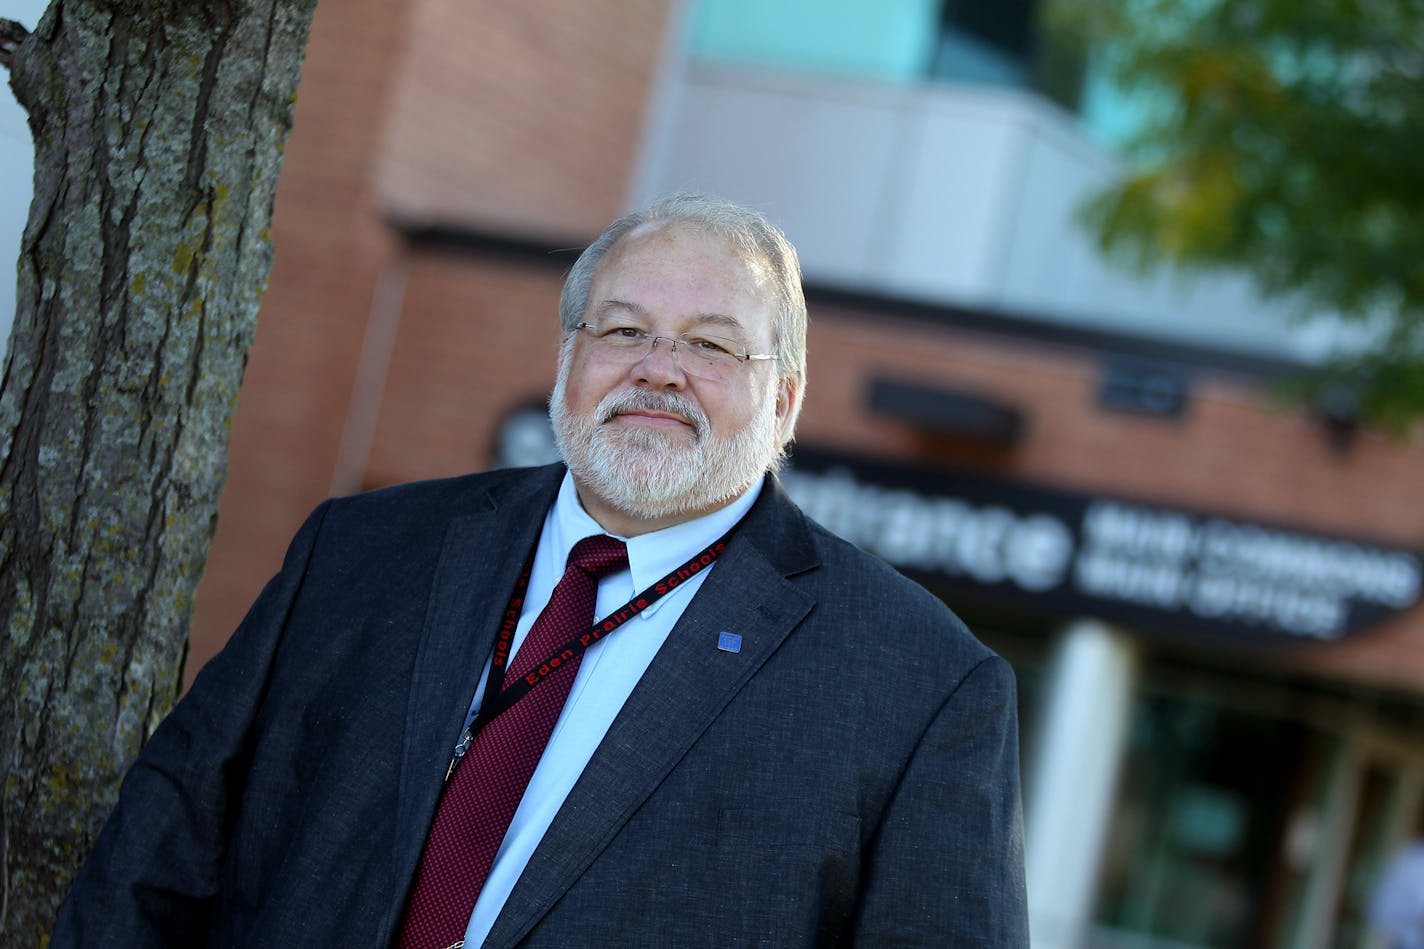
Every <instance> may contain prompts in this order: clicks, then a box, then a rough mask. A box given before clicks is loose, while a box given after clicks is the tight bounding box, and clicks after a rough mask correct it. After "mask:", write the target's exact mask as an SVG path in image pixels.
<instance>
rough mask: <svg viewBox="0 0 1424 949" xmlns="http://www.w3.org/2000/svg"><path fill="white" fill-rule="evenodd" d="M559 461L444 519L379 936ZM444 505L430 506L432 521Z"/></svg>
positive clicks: (408, 872)
mask: <svg viewBox="0 0 1424 949" xmlns="http://www.w3.org/2000/svg"><path fill="white" fill-rule="evenodd" d="M563 471H564V469H563V466H562V465H554V466H550V467H548V468H543V469H539V470H537V471H533V472H530V473H528V474H527V475H526V476H525V477H524V478H523V479H522V480H520V481H519V482H518V483H517V484H516V483H510V484H507V485H506V486H505V487H504V488H503V489H497V490H495V491H491V492H490V493H488V494H487V495H486V497H485V498H484V499H482V501H481V502H477V503H474V504H471V505H470V507H471V508H472V509H473V510H474V513H469V514H464V515H461V516H458V517H455V518H452V519H451V520H449V522H448V523H447V525H446V529H445V537H444V541H443V544H442V547H441V552H440V559H439V562H438V564H437V565H436V568H435V577H434V579H433V581H432V585H431V591H430V603H429V609H428V612H427V613H426V620H425V629H424V631H423V633H422V636H421V641H420V647H419V652H418V653H417V655H416V659H415V668H414V671H413V673H412V676H411V689H410V701H409V705H408V707H407V711H406V731H405V754H404V763H403V766H402V770H401V786H400V791H399V794H398V797H397V799H396V851H395V854H394V855H393V858H394V879H395V880H396V881H397V884H398V885H397V886H396V887H394V888H393V889H394V891H395V892H393V894H392V904H391V906H390V908H389V910H388V911H387V914H386V916H387V919H386V923H385V926H384V930H385V932H384V933H383V936H382V939H383V942H382V943H381V944H384V942H385V941H388V940H389V939H390V938H391V934H392V933H393V932H394V927H395V926H396V925H398V924H399V922H400V913H401V911H402V909H403V908H404V905H405V896H406V890H407V888H408V886H409V884H410V882H411V881H412V879H413V878H414V875H415V868H416V865H417V863H418V861H419V859H420V852H421V849H422V847H423V846H424V844H425V833H426V830H427V829H428V828H429V826H430V821H431V819H432V817H433V815H434V813H435V805H436V802H437V801H438V799H439V796H440V788H441V776H442V775H443V773H444V768H445V767H446V766H447V764H448V763H449V760H450V754H451V750H452V749H453V748H454V747H455V741H456V739H458V738H459V734H460V728H461V727H462V726H463V724H464V718H465V713H466V711H467V710H468V709H469V704H470V699H471V697H472V696H473V695H474V690H475V684H476V682H477V681H478V679H479V675H480V669H481V668H482V666H483V664H484V661H485V659H486V658H488V656H489V653H490V649H491V648H493V645H494V635H495V631H496V629H497V628H498V626H499V620H500V614H501V613H502V612H503V610H504V608H505V606H507V605H508V597H509V595H510V593H512V592H513V591H514V584H515V581H516V580H517V579H518V574H519V568H520V567H521V566H522V565H523V560H524V557H525V556H526V555H527V554H528V552H529V551H531V550H533V549H534V544H535V542H536V541H537V540H538V537H539V532H540V529H541V528H542V526H543V519H544V513H545V511H546V510H547V509H548V506H549V504H550V503H552V501H553V498H554V494H555V492H556V491H557V490H558V485H559V480H560V479H561V478H562V477H563ZM442 513H443V512H438V511H432V512H431V519H432V521H435V522H438V518H439V517H440V515H441V514H442Z"/></svg>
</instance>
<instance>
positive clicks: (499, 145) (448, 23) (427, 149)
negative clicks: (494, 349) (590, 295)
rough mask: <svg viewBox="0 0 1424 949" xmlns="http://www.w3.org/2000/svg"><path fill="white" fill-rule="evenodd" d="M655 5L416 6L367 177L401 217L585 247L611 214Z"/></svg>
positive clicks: (549, 1) (657, 1)
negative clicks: (383, 143) (386, 125)
mask: <svg viewBox="0 0 1424 949" xmlns="http://www.w3.org/2000/svg"><path fill="white" fill-rule="evenodd" d="M668 8H669V2H668V0H598V2H590V0H539V2H537V3H530V2H528V0H481V2H479V3H470V2H468V0H428V2H426V3H425V4H424V7H423V10H422V13H421V15H420V16H419V17H418V18H417V20H416V23H415V31H414V35H413V37H412V50H411V53H412V55H411V60H410V66H409V68H408V70H407V71H406V73H405V75H404V76H403V77H402V80H401V82H400V84H399V86H398V88H397V95H396V100H395V102H394V103H393V107H392V111H391V129H390V147H389V150H388V151H387V152H386V155H385V157H384V160H383V162H382V165H381V172H380V180H381V184H382V188H383V190H384V192H385V195H386V197H387V200H388V203H389V206H390V208H391V209H392V210H393V211H395V212H397V213H398V214H400V215H402V216H406V217H414V218H417V219H421V220H430V219H434V220H439V221H445V222H452V221H453V222H458V223H462V224H467V225H476V226H479V227H481V228H483V229H486V230H492V229H503V230H506V231H510V232H513V233H521V234H527V235H544V236H573V237H579V236H591V235H592V234H595V233H597V232H598V230H599V229H600V228H602V227H603V225H604V224H606V223H608V221H610V220H611V219H612V218H613V217H615V216H616V215H617V214H618V213H619V212H620V211H621V210H622V202H623V200H624V195H625V192H626V191H627V187H628V176H629V172H630V170H631V166H632V162H633V160H634V157H635V155H636V151H637V148H638V145H639V142H640V141H641V140H642V132H643V113H644V108H645V105H646V102H647V99H648V96H649V92H650V83H651V80H652V78H653V73H654V70H655V66H656V62H657V51H658V50H659V48H660V46H661V44H662V40H663V31H664V29H665V24H666V21H667V17H668Z"/></svg>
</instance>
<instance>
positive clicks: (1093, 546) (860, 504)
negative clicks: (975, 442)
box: [781, 448, 1421, 641]
mask: <svg viewBox="0 0 1424 949" xmlns="http://www.w3.org/2000/svg"><path fill="white" fill-rule="evenodd" d="M781 481H782V483H783V484H784V485H785V487H786V489H787V492H788V493H789V494H790V495H791V496H792V498H794V499H795V501H796V503H797V504H799V505H800V506H801V507H802V509H804V510H805V511H806V513H807V514H809V515H811V516H812V517H813V518H815V519H816V520H817V521H819V522H820V523H822V524H824V525H825V526H826V527H828V528H829V529H831V530H832V531H835V532H836V533H837V534H840V535H841V536H842V537H844V538H846V539H847V540H849V541H851V542H852V543H854V544H856V545H858V546H860V547H862V548H864V549H865V550H868V551H870V552H871V553H874V554H877V555H879V556H880V557H882V558H884V559H885V560H887V561H888V562H890V563H891V564H893V565H895V566H896V567H898V568H900V569H902V570H904V571H905V572H907V573H911V574H919V575H921V578H922V579H925V580H927V581H931V582H933V583H934V584H935V585H936V586H949V587H957V588H960V589H962V590H964V591H965V593H966V594H968V595H970V596H972V597H973V598H975V599H977V600H979V601H981V602H985V603H988V604H990V605H997V606H999V607H1002V608H1008V609H1013V610H1015V611H1028V612H1032V611H1034V610H1039V611H1044V612H1051V613H1052V614H1054V615H1072V614H1078V615H1093V616H1099V617H1102V618H1105V619H1110V620H1116V621H1119V622H1123V623H1125V624H1128V625H1132V626H1135V627H1138V628H1140V629H1143V630H1146V631H1162V632H1173V631H1194V632H1205V633H1212V634H1220V635H1223V636H1227V637H1231V638H1233V639H1237V640H1241V639H1249V640H1255V641H1260V640H1268V639H1275V640H1280V639H1305V640H1338V639H1341V638H1342V637H1344V636H1346V635H1348V634H1350V633H1352V632H1355V631H1357V630H1359V629H1361V628H1363V627H1366V626H1368V625H1369V624H1371V623H1375V622H1378V621H1379V620H1381V619H1383V618H1385V617H1387V616H1389V615H1391V614H1393V613H1395V612H1398V611H1401V610H1405V609H1408V608H1410V607H1412V606H1413V605H1414V604H1415V603H1417V602H1418V600H1419V595H1420V575H1421V561H1420V558H1419V557H1418V555H1416V554H1415V553H1413V552H1411V551H1408V550H1403V549H1399V548H1394V547H1385V546H1380V545H1375V544H1368V543H1361V542H1358V541H1353V540H1346V539H1341V538H1336V537H1327V536H1321V535H1318V534H1313V533H1308V532H1305V531H1298V530H1291V529H1287V528H1282V527H1279V526H1267V525H1262V524H1257V523H1252V522H1249V521H1243V520H1240V519H1236V518H1228V517H1218V516H1213V515H1210V514H1205V513H1200V512H1192V511H1185V510H1178V509H1174V508H1165V507H1157V506H1153V505H1147V504H1139V503H1134V502H1128V501H1123V500H1118V499H1114V498H1104V497H1093V496H1089V495H1075V494H1068V493H1061V492H1056V491H1048V490H1044V489H1038V488H1031V487H1028V486H1023V485H1015V484H1012V483H1007V482H1002V481H995V480H988V479H980V478H974V477H970V476H965V475H959V474H953V473H946V472H942V471H935V470H925V469H914V468H908V467H904V466H898V465H888V464H885V463H884V462H880V461H872V460H868V459H861V458H854V457H850V456H841V455H831V454H826V453H822V452H816V451H812V450H809V449H801V448H798V449H797V451H796V453H795V455H794V457H793V458H792V461H791V463H790V465H788V467H787V469H786V470H784V471H783V472H782V475H781ZM1026 597H1027V599H1026Z"/></svg>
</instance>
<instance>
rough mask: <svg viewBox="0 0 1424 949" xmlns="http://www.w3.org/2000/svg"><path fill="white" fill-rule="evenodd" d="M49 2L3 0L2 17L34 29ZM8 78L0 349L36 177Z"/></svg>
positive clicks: (0, 212)
mask: <svg viewBox="0 0 1424 949" xmlns="http://www.w3.org/2000/svg"><path fill="white" fill-rule="evenodd" d="M46 6H48V0H4V2H3V3H0V17H4V18H6V19H9V20H18V21H20V22H21V23H23V24H24V25H25V26H26V27H27V28H28V29H34V27H35V23H36V22H38V21H39V18H40V14H41V13H43V12H44V9H45V7H46ZM8 78H9V77H8V75H6V82H5V83H4V90H3V91H0V182H3V184H0V353H3V352H4V351H5V350H6V349H7V348H8V347H9V342H10V323H11V322H12V321H13V320H14V317H15V262H16V260H18V259H19V256H20V234H21V233H22V232H23V231H24V229H25V216H26V215H27V214H28V213H29V209H30V196H31V194H32V193H33V186H32V184H31V182H32V181H33V179H34V161H33V158H34V146H33V143H32V142H31V140H30V129H29V126H28V125H26V124H25V110H24V109H21V108H20V104H19V103H18V102H16V101H15V94H14V93H13V92H11V91H10V83H9V81H8Z"/></svg>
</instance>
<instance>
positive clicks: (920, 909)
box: [855, 656, 1028, 949]
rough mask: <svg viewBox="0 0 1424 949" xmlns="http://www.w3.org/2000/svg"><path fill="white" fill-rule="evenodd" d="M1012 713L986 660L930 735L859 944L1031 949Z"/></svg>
mask: <svg viewBox="0 0 1424 949" xmlns="http://www.w3.org/2000/svg"><path fill="white" fill-rule="evenodd" d="M1015 705H1016V701H1015V690H1014V680H1013V673H1012V672H1011V671H1010V670H1009V667H1008V664H1007V663H1005V662H1004V661H1003V660H1002V659H1000V658H998V657H997V656H994V657H990V658H988V659H985V660H983V661H981V662H980V663H978V664H977V665H976V666H974V667H973V668H972V669H971V670H970V672H969V673H968V674H967V675H965V677H964V678H963V680H962V681H961V682H960V683H959V685H958V686H957V687H956V688H955V690H954V691H953V692H952V693H951V694H950V696H949V698H948V699H947V700H946V701H945V703H944V704H943V706H941V708H940V709H939V712H938V714H937V715H936V716H935V718H934V719H933V721H932V722H931V723H930V724H929V727H928V728H927V729H926V730H925V733H924V735H923V737H922V738H921V740H920V742H919V744H918V746H917V748H916V750H915V753H914V755H913V757H912V758H911V759H910V761H909V763H908V764H907V766H906V768H905V771H904V774H903V776H902V778H901V780H900V783H899V786H898V787H897V788H896V790H895V793H894V795H893V797H892V799H891V801H890V803H889V806H888V808H887V810H886V813H885V815H884V818H883V820H882V821H881V824H880V827H879V829H878V830H877V832H876V836H875V839H874V841H873V844H872V846H871V849H870V852H869V853H868V855H867V857H866V861H865V864H864V867H863V872H864V877H863V880H862V884H863V885H862V890H861V900H860V905H859V907H858V910H857V918H856V923H855V944H856V945H867V946H880V945H895V946H909V945H924V946H992V947H996V949H1000V947H1019V946H1024V947H1026V946H1028V922H1027V907H1026V899H1025V892H1024V877H1023V868H1024V858H1023V822H1022V816H1021V810H1020V804H1019V773H1018V726H1017V717H1016V709H1015Z"/></svg>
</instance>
